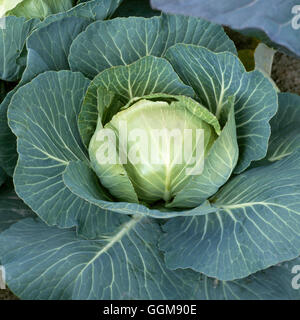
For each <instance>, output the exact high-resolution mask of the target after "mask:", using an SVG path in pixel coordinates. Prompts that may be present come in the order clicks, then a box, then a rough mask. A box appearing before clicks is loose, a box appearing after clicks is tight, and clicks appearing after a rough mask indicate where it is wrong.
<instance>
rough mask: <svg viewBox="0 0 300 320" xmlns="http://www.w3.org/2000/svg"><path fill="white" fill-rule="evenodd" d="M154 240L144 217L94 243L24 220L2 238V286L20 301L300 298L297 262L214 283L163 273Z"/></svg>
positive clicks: (184, 273) (155, 229)
mask: <svg viewBox="0 0 300 320" xmlns="http://www.w3.org/2000/svg"><path fill="white" fill-rule="evenodd" d="M160 235H161V231H160V228H159V226H158V225H157V224H156V223H155V221H153V220H151V219H149V218H140V217H136V218H134V219H131V220H129V219H128V220H127V221H126V222H124V224H123V225H122V226H121V227H120V228H119V229H118V230H116V231H115V232H114V233H112V234H111V235H110V236H109V237H103V238H100V239H98V240H85V239H82V238H79V237H77V236H76V233H75V231H74V230H66V229H65V230H63V229H57V228H54V227H49V226H46V225H45V224H42V223H41V222H38V221H34V220H32V219H26V220H23V221H21V222H19V223H17V224H15V225H13V226H12V227H11V228H10V229H9V230H7V231H5V232H3V233H2V234H1V235H0V258H1V261H2V263H3V265H4V267H5V270H6V280H7V284H8V286H9V287H10V289H12V290H13V292H14V293H15V294H16V295H18V296H19V297H20V298H22V299H34V300H38V299H48V300H49V299H83V300H87V299H97V300H99V299H135V300H136V299H193V300H195V299H200V300H212V299H213V300H229V299H230V300H246V299H252V300H253V299H284V300H286V299H287V300H292V299H295V300H299V298H300V294H299V290H295V289H293V287H292V280H293V277H294V276H295V274H293V273H292V270H293V267H294V266H295V265H299V264H300V258H297V259H295V260H292V261H289V262H286V263H283V264H281V265H280V266H275V267H271V268H269V269H267V270H264V271H262V272H258V273H256V274H253V275H251V276H250V277H248V278H245V279H241V280H235V281H218V280H215V279H212V278H207V277H206V276H204V275H203V274H200V273H196V272H193V271H191V270H176V271H171V270H168V269H167V268H166V266H165V264H164V261H163V256H162V255H161V253H160V252H159V251H158V250H157V246H156V243H157V240H158V238H159V237H160Z"/></svg>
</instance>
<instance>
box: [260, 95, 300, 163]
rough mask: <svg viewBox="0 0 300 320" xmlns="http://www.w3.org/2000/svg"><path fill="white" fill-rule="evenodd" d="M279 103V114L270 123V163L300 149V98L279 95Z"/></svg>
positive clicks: (268, 158) (268, 155)
mask: <svg viewBox="0 0 300 320" xmlns="http://www.w3.org/2000/svg"><path fill="white" fill-rule="evenodd" d="M278 103H279V109H278V112H277V114H276V115H275V117H274V118H273V119H272V120H271V122H270V124H271V132H272V134H271V138H270V142H269V149H268V154H267V157H266V159H267V160H268V161H276V160H280V159H282V158H284V157H286V156H288V155H290V154H292V153H293V152H294V151H295V150H298V149H299V148H300V97H299V96H298V95H296V94H293V93H279V94H278Z"/></svg>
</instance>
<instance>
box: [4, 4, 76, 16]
mask: <svg viewBox="0 0 300 320" xmlns="http://www.w3.org/2000/svg"><path fill="white" fill-rule="evenodd" d="M2 2H4V8H5V11H6V12H5V14H6V15H13V16H17V17H25V18H27V19H31V18H38V19H43V18H45V17H47V16H49V15H51V14H54V13H57V12H61V11H67V10H69V9H71V8H72V6H73V5H75V4H76V0H17V1H16V0H13V1H11V0H2ZM8 2H9V4H7V3H8Z"/></svg>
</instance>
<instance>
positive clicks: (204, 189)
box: [168, 97, 239, 208]
mask: <svg viewBox="0 0 300 320" xmlns="http://www.w3.org/2000/svg"><path fill="white" fill-rule="evenodd" d="M230 98H231V99H229V105H228V108H229V110H230V112H229V115H228V121H227V123H226V125H225V127H224V128H223V130H222V132H221V134H220V136H219V138H218V139H217V140H216V141H215V143H214V144H213V146H212V148H211V150H210V153H209V155H208V156H207V158H206V159H205V162H204V170H203V172H202V174H201V175H199V176H194V177H193V179H191V180H190V182H189V183H188V184H187V185H186V186H185V187H184V188H183V189H182V190H181V191H180V192H179V193H177V195H176V196H175V199H174V200H173V201H172V202H171V203H170V204H169V205H168V207H178V208H187V207H188V208H193V207H196V206H199V205H200V204H201V203H203V202H204V201H205V200H206V199H208V198H209V197H211V196H212V195H213V194H215V193H216V192H217V191H218V189H219V188H220V187H221V186H223V184H224V183H225V182H226V181H227V180H228V179H229V178H230V176H231V174H232V172H233V170H234V168H235V165H236V163H237V160H238V154H239V150H238V145H237V138H236V126H235V120H234V108H233V103H234V99H232V97H230Z"/></svg>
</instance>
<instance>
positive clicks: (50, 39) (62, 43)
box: [21, 17, 89, 84]
mask: <svg viewBox="0 0 300 320" xmlns="http://www.w3.org/2000/svg"><path fill="white" fill-rule="evenodd" d="M88 24H89V20H87V19H85V18H80V17H67V18H63V19H60V20H58V21H55V22H52V23H50V24H48V25H47V26H46V27H43V28H38V29H37V30H35V31H34V32H33V33H32V34H31V35H30V37H29V38H28V40H27V50H28V56H27V66H26V69H25V71H24V74H23V76H22V80H21V84H25V83H27V82H29V81H30V80H32V79H33V78H34V77H35V76H37V75H38V74H40V73H43V72H45V71H50V70H53V71H54V70H56V71H59V70H69V69H70V67H69V63H68V54H69V50H70V46H71V44H72V42H73V40H74V39H75V38H76V37H77V36H78V34H79V33H81V32H82V31H84V30H85V28H86V27H87V25H88Z"/></svg>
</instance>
